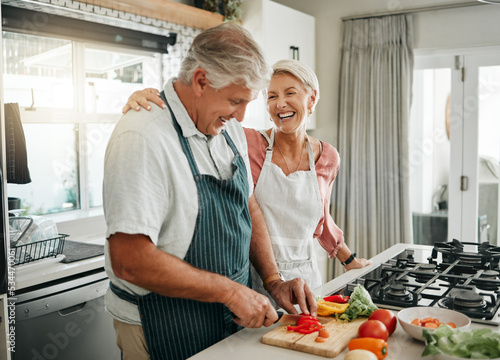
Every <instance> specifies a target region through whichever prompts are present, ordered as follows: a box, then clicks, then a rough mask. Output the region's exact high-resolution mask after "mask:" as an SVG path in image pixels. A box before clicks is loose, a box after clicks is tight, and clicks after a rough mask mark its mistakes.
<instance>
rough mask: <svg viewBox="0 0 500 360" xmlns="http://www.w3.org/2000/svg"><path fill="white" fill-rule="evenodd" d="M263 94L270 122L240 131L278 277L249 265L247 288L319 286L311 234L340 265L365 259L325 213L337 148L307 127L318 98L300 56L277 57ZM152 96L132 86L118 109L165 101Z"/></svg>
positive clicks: (313, 76)
mask: <svg viewBox="0 0 500 360" xmlns="http://www.w3.org/2000/svg"><path fill="white" fill-rule="evenodd" d="M265 93H266V96H267V110H268V112H269V115H270V116H271V120H272V121H273V122H274V125H275V126H274V127H272V128H271V129H268V130H265V131H256V130H253V129H245V135H246V138H247V143H248V152H249V157H250V164H251V169H252V177H253V182H254V195H255V198H256V200H257V203H258V204H259V206H260V208H261V210H262V212H263V214H264V218H265V221H266V224H267V227H268V230H269V233H270V236H271V240H272V246H273V250H274V254H275V258H276V261H277V263H278V267H279V269H280V272H281V274H280V275H282V276H274V277H270V278H267V279H264V281H262V280H261V279H260V277H259V276H258V275H257V273H256V272H255V271H254V273H253V274H252V275H253V276H252V279H253V288H254V289H255V290H257V291H259V292H261V293H263V294H265V293H266V291H267V292H269V293H271V292H272V288H273V285H274V284H275V282H276V281H280V280H283V278H284V279H286V280H290V279H293V278H297V277H298V278H302V279H304V280H306V281H307V283H308V284H309V287H310V288H311V289H314V288H317V287H319V286H320V285H321V284H322V281H321V274H320V272H319V269H318V262H317V259H316V252H315V249H314V241H315V240H314V239H317V240H318V241H319V243H320V244H321V246H322V247H323V248H324V249H325V250H326V251H327V253H328V256H329V257H330V258H334V257H336V258H337V259H338V260H340V261H341V264H342V265H343V266H344V268H345V270H350V269H354V268H361V267H364V266H366V265H368V264H370V262H369V261H368V260H366V259H362V258H357V257H356V254H355V253H352V252H351V251H350V250H349V248H348V247H347V246H346V244H345V243H344V238H343V233H342V230H341V229H340V228H339V227H338V226H337V225H336V224H335V222H334V221H333V219H332V217H331V215H330V212H329V207H330V195H331V192H332V187H333V182H334V180H335V176H336V175H337V171H338V170H339V166H340V159H339V154H338V152H337V150H336V149H335V148H334V147H333V146H332V145H330V144H327V143H325V142H322V141H320V140H318V139H315V138H312V137H309V136H308V135H307V133H306V124H307V121H308V118H309V116H310V115H311V114H312V113H313V111H314V109H315V106H316V104H317V102H318V100H319V83H318V79H317V77H316V74H315V73H314V72H313V71H312V70H311V69H310V68H309V67H307V66H306V65H305V64H303V63H301V62H300V61H296V60H281V61H278V62H277V63H275V64H274V66H273V74H272V78H271V81H270V83H269V87H268V89H267V91H266V92H265ZM157 94H158V91H156V90H152V89H146V90H143V91H139V92H136V93H134V94H133V95H132V96H131V97H130V99H129V101H128V103H127V105H126V106H125V107H124V109H123V111H124V112H126V111H128V110H129V109H135V110H139V109H140V106H142V107H145V108H150V105H149V103H148V101H147V100H150V101H152V102H154V103H156V104H157V105H159V106H163V105H164V104H163V103H162V101H161V100H160V99H159V97H158V96H157ZM139 105H140V106H139Z"/></svg>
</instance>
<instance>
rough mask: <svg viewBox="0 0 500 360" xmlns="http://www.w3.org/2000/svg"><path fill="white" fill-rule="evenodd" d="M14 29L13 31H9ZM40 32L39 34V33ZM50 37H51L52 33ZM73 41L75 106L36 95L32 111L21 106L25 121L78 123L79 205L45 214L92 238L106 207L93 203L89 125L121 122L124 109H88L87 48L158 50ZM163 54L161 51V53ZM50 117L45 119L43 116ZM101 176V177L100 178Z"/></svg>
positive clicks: (75, 233)
mask: <svg viewBox="0 0 500 360" xmlns="http://www.w3.org/2000/svg"><path fill="white" fill-rule="evenodd" d="M6 32H12V31H8V30H7V31H6ZM28 35H29V34H28ZM37 36H40V35H37ZM48 37H51V36H50V35H49V36H48ZM67 40H70V41H71V43H72V67H73V69H72V76H73V79H72V82H73V85H72V86H73V107H72V108H70V109H68V108H53V107H37V106H36V96H35V99H34V102H35V109H36V110H35V111H29V110H27V109H29V108H30V107H29V106H20V107H19V109H20V111H21V117H22V122H23V124H57V123H61V124H62V123H64V124H68V123H70V124H75V125H76V126H77V130H76V131H78V135H77V140H78V143H77V144H76V149H75V151H76V154H77V169H76V172H77V175H76V177H77V178H76V182H77V191H78V196H77V198H78V200H77V201H78V205H79V207H78V208H77V209H73V210H67V211H62V212H58V213H48V214H44V215H43V216H45V217H48V218H51V219H53V220H54V221H55V222H56V223H57V225H58V231H59V232H60V233H67V234H70V235H71V237H72V239H75V238H89V237H90V238H93V237H102V235H103V233H105V231H106V226H105V220H104V213H103V207H102V205H101V206H96V207H90V204H89V199H90V196H89V195H90V194H89V193H90V188H89V174H88V170H89V167H88V165H89V164H88V151H87V150H88V147H87V145H88V144H87V139H88V135H89V133H88V125H89V124H103V125H104V126H108V125H110V126H112V127H114V125H115V124H116V123H117V122H118V120H119V119H120V116H121V113H97V112H94V113H91V112H86V111H87V110H86V97H85V86H86V84H87V77H86V70H85V49H88V48H92V49H99V48H100V49H104V50H106V51H110V52H113V51H116V52H120V53H130V54H135V55H144V56H147V57H155V56H157V54H158V52H154V51H144V50H139V49H130V48H124V47H119V46H108V45H104V44H96V43H90V42H84V41H79V40H75V39H67ZM161 55H162V54H161ZM163 60H164V59H163V56H159V57H158V58H157V61H158V64H157V66H158V69H159V73H158V84H162V83H163V79H162V74H163V62H164V61H163ZM138 88H140V89H142V88H143V85H142V86H141V85H140V84H139V86H138ZM41 118H42V119H49V120H45V121H43V122H41V121H40V119H41ZM101 180H102V179H101Z"/></svg>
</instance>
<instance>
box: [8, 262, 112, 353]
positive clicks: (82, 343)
mask: <svg viewBox="0 0 500 360" xmlns="http://www.w3.org/2000/svg"><path fill="white" fill-rule="evenodd" d="M41 261H43V260H41ZM108 283H109V280H108V278H107V276H106V273H105V272H104V269H102V268H100V269H96V270H93V271H89V272H86V273H82V274H79V275H75V276H73V277H69V278H63V279H60V280H58V281H53V282H50V283H45V284H43V285H36V286H33V287H29V288H26V289H23V290H21V291H19V292H17V293H16V342H17V344H16V352H15V353H12V358H13V359H14V360H33V359H35V360H44V359H61V360H67V359H71V360H89V359H92V360H115V359H116V360H118V359H120V351H119V350H118V347H117V346H116V345H115V342H116V336H115V331H114V329H113V322H112V320H111V317H110V316H109V315H108V314H107V313H105V310H104V294H105V293H106V289H107V288H108Z"/></svg>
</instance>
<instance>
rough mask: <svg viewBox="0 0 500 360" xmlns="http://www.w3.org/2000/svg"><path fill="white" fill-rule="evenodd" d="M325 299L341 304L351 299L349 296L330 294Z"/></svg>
mask: <svg viewBox="0 0 500 360" xmlns="http://www.w3.org/2000/svg"><path fill="white" fill-rule="evenodd" d="M323 300H325V301H328V302H334V303H339V304H345V303H347V302H348V301H349V296H344V295H330V296H325V297H324V298H323Z"/></svg>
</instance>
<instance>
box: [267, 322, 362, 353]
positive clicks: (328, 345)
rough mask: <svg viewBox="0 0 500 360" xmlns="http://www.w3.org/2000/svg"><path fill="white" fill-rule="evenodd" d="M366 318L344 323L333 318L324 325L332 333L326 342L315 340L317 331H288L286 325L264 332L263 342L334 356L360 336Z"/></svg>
mask: <svg viewBox="0 0 500 360" xmlns="http://www.w3.org/2000/svg"><path fill="white" fill-rule="evenodd" d="M366 320H368V318H357V319H354V320H353V321H351V322H346V323H342V322H339V321H337V320H336V319H332V321H330V322H328V323H327V324H323V327H326V328H327V329H328V332H329V333H330V337H329V338H327V339H326V342H324V343H319V342H316V341H315V339H316V338H317V337H318V333H317V332H315V333H312V334H307V335H304V334H300V333H297V332H294V331H288V330H287V329H286V325H281V326H278V327H277V328H275V329H273V330H271V331H269V332H268V333H266V334H264V336H262V342H263V343H264V344H268V345H274V346H279V347H283V348H286V349H292V350H297V351H302V352H306V353H310V354H315V355H320V356H324V357H329V358H333V357H335V356H337V355H338V354H340V353H341V352H342V351H344V349H345V348H346V347H347V345H349V341H351V340H352V339H354V338H356V337H357V336H358V329H359V327H360V326H361V324H362V323H364V322H365V321H366Z"/></svg>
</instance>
